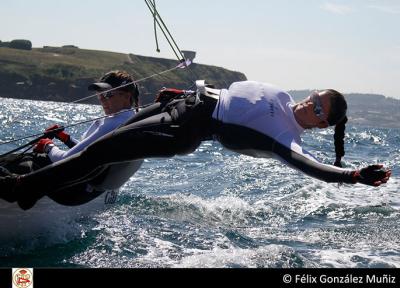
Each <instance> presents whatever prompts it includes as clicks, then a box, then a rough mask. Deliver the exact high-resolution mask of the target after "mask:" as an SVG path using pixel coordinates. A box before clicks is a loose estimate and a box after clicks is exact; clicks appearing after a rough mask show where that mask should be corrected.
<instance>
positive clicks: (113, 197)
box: [104, 190, 119, 205]
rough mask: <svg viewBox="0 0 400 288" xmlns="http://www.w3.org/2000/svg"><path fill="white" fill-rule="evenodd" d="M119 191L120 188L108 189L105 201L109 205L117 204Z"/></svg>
mask: <svg viewBox="0 0 400 288" xmlns="http://www.w3.org/2000/svg"><path fill="white" fill-rule="evenodd" d="M118 192H119V191H118V190H111V191H107V194H106V197H105V199H104V203H105V204H108V205H111V204H115V202H116V201H117V197H118Z"/></svg>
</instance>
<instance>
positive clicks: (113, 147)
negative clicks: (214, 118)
mask: <svg viewBox="0 0 400 288" xmlns="http://www.w3.org/2000/svg"><path fill="white" fill-rule="evenodd" d="M214 107H215V104H214V106H212V105H203V104H198V105H195V104H193V103H191V102H190V99H181V100H173V101H171V102H170V103H168V104H167V105H164V106H162V105H161V106H159V107H158V106H157V105H155V106H154V107H152V109H149V111H151V112H149V114H150V115H151V114H155V113H154V112H158V110H157V109H160V113H158V114H155V115H152V116H150V117H145V116H148V115H144V113H138V114H137V115H138V116H137V117H134V118H133V119H132V121H129V122H128V124H127V125H125V126H123V127H121V128H119V129H117V130H115V131H114V132H112V133H109V134H107V135H105V136H104V137H102V138H100V139H99V140H97V141H96V142H94V143H93V144H91V145H90V146H89V147H87V148H86V149H85V150H84V151H82V152H80V153H78V154H76V155H73V156H71V157H68V158H67V159H64V160H62V161H59V162H57V163H54V164H53V165H50V166H48V167H45V168H43V169H40V170H38V171H35V172H33V173H30V174H28V175H24V176H22V177H20V179H19V182H18V185H17V187H16V191H17V193H23V194H24V197H27V196H28V195H30V196H31V197H33V198H40V197H41V196H43V195H45V194H48V193H50V192H52V191H56V190H57V189H61V188H63V187H65V186H66V185H70V183H74V182H79V181H80V182H82V181H88V177H92V178H93V177H96V175H95V173H94V171H99V173H100V172H101V171H102V170H101V169H100V168H101V167H106V166H107V165H109V164H111V163H120V162H126V161H132V160H138V159H144V158H151V157H172V156H174V155H177V154H187V153H191V152H193V151H194V150H195V149H196V148H197V147H198V146H199V145H200V143H201V141H202V140H203V139H205V138H207V137H208V135H209V133H210V131H209V130H208V129H209V127H207V126H208V123H209V122H210V119H211V113H212V110H213V108H214ZM89 180H90V179H89ZM25 192H26V193H25Z"/></svg>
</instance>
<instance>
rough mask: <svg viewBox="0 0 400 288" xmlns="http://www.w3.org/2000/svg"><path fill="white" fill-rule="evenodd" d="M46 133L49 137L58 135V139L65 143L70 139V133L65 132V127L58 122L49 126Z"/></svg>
mask: <svg viewBox="0 0 400 288" xmlns="http://www.w3.org/2000/svg"><path fill="white" fill-rule="evenodd" d="M44 133H45V134H46V136H47V137H49V138H54V137H56V138H57V139H58V140H60V141H61V142H63V143H66V142H68V141H69V139H70V136H69V134H68V133H66V132H64V127H62V126H59V125H57V124H54V125H52V126H50V127H48V128H47V129H46V130H45V131H44Z"/></svg>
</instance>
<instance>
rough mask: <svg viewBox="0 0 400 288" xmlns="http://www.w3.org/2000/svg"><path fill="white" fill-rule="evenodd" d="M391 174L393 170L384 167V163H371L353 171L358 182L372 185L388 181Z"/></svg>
mask: <svg viewBox="0 0 400 288" xmlns="http://www.w3.org/2000/svg"><path fill="white" fill-rule="evenodd" d="M391 175H392V171H391V170H388V169H384V168H383V165H370V166H368V167H365V168H362V169H361V170H359V171H355V172H354V173H353V177H354V180H355V182H356V183H357V182H360V183H362V184H365V185H370V186H379V185H381V184H383V183H386V182H387V181H388V180H389V178H390V176H391Z"/></svg>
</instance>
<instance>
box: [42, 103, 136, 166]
mask: <svg viewBox="0 0 400 288" xmlns="http://www.w3.org/2000/svg"><path fill="white" fill-rule="evenodd" d="M134 114H135V112H134V111H132V110H126V111H124V112H122V113H119V114H115V115H111V116H108V117H106V118H103V119H99V120H96V121H94V122H93V123H92V125H90V127H89V128H88V130H86V132H85V133H83V135H82V139H81V141H80V142H79V143H77V144H76V145H75V146H74V147H73V148H71V149H69V150H68V151H64V150H61V149H60V148H58V147H57V146H54V147H53V148H52V149H51V150H50V152H49V153H48V156H49V158H50V160H51V161H52V162H53V163H54V162H57V161H60V160H62V159H65V158H67V157H69V156H71V155H74V154H76V153H78V152H80V151H82V150H83V149H85V148H86V147H87V146H88V145H90V144H91V143H93V142H94V141H96V140H97V139H99V138H100V137H102V136H104V135H106V134H107V133H109V132H111V131H113V130H115V129H116V128H118V127H119V126H121V125H122V124H124V123H125V122H126V121H128V120H129V119H130V118H131V117H132V116H133V115H134Z"/></svg>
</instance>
